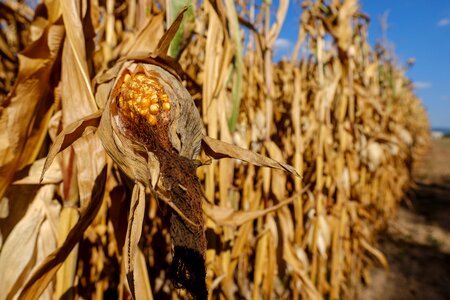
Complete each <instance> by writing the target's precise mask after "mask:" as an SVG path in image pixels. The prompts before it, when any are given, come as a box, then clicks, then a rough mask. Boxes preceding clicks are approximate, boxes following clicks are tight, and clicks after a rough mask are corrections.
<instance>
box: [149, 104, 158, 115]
mask: <svg viewBox="0 0 450 300" xmlns="http://www.w3.org/2000/svg"><path fill="white" fill-rule="evenodd" d="M150 112H151V113H152V114H154V113H157V112H159V104H152V105H150Z"/></svg>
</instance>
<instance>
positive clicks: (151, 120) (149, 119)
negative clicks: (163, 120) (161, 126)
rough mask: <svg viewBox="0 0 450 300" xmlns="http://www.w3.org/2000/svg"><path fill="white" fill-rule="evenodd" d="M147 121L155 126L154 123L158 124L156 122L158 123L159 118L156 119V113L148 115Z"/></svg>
mask: <svg viewBox="0 0 450 300" xmlns="http://www.w3.org/2000/svg"><path fill="white" fill-rule="evenodd" d="M147 121H148V123H149V124H150V125H152V126H154V125H156V123H158V120H157V119H156V117H155V116H154V115H148V117H147Z"/></svg>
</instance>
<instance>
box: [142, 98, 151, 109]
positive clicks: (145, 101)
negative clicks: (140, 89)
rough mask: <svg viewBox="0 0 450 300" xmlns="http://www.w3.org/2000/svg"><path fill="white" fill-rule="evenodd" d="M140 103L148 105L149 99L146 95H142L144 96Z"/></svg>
mask: <svg viewBox="0 0 450 300" xmlns="http://www.w3.org/2000/svg"><path fill="white" fill-rule="evenodd" d="M141 103H142V105H143V106H146V107H148V106H149V104H150V99H148V98H147V97H145V96H144V97H143V98H142V102H141Z"/></svg>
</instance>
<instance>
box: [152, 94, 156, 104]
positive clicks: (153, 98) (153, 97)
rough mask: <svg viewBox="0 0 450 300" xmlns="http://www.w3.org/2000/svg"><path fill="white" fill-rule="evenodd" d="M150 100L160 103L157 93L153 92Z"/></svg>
mask: <svg viewBox="0 0 450 300" xmlns="http://www.w3.org/2000/svg"><path fill="white" fill-rule="evenodd" d="M150 101H151V102H152V103H153V104H155V103H158V96H157V95H156V94H152V96H151V98H150Z"/></svg>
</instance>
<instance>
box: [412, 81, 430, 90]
mask: <svg viewBox="0 0 450 300" xmlns="http://www.w3.org/2000/svg"><path fill="white" fill-rule="evenodd" d="M414 88H416V89H418V90H421V89H429V88H431V82H427V81H416V82H414Z"/></svg>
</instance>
